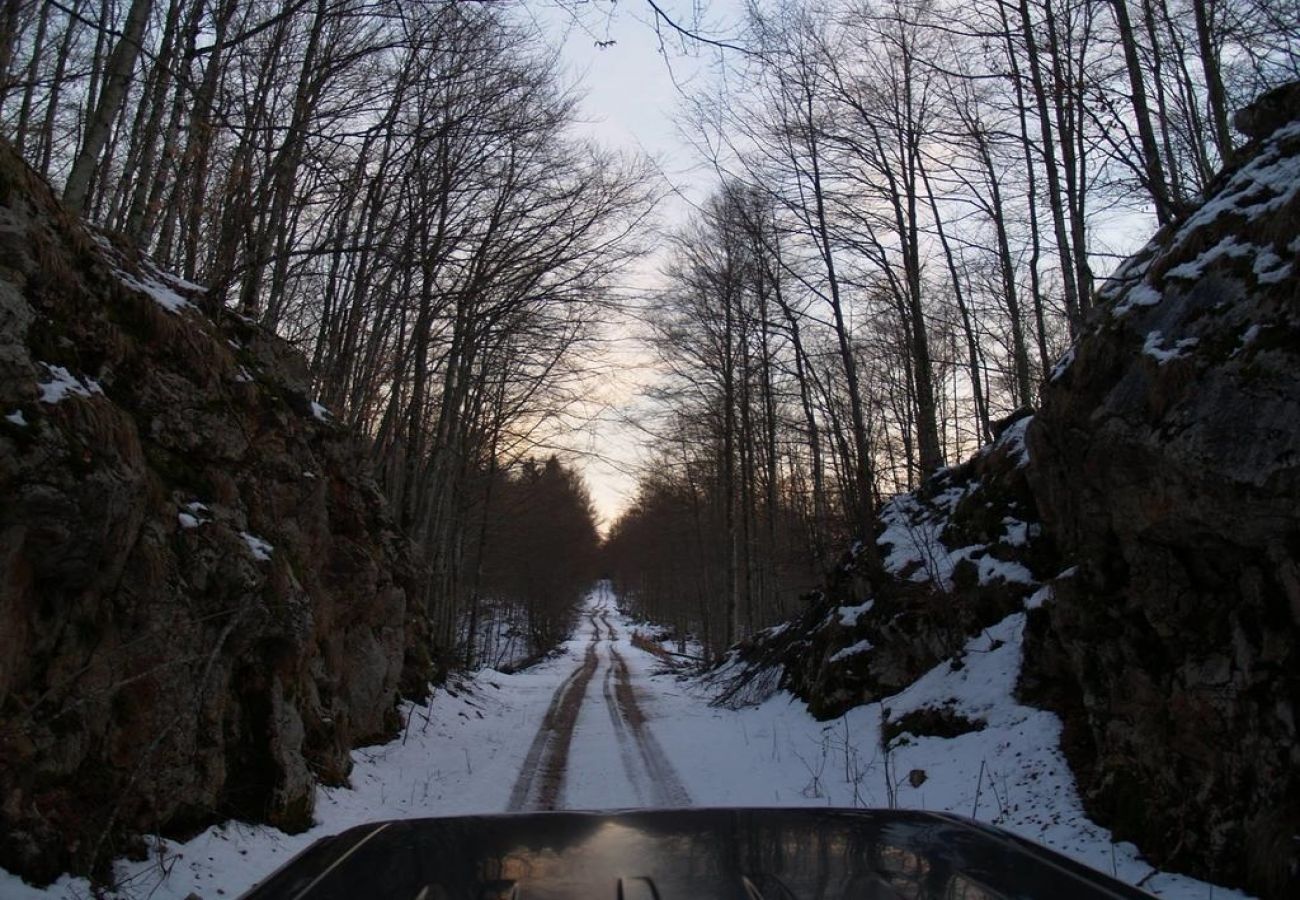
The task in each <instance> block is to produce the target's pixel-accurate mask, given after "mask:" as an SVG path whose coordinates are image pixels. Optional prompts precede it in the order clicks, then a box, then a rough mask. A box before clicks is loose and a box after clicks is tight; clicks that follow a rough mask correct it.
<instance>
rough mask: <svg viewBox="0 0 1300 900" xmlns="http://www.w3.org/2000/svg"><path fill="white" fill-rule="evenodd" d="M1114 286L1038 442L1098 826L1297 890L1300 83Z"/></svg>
mask: <svg viewBox="0 0 1300 900" xmlns="http://www.w3.org/2000/svg"><path fill="white" fill-rule="evenodd" d="M1239 125H1240V126H1241V127H1242V128H1243V130H1247V129H1249V132H1250V133H1251V136H1252V138H1253V140H1252V142H1251V144H1250V145H1249V146H1248V147H1247V148H1245V150H1244V151H1243V153H1242V158H1241V161H1240V163H1239V164H1238V165H1237V166H1236V167H1235V168H1234V169H1232V170H1230V171H1228V172H1225V173H1224V174H1223V175H1222V176H1221V177H1220V178H1219V180H1218V181H1217V183H1216V184H1215V185H1214V186H1213V187H1212V189H1211V190H1210V192H1209V193H1208V197H1207V200H1206V201H1205V203H1204V205H1203V206H1202V207H1201V208H1200V209H1199V210H1197V211H1196V212H1194V213H1193V214H1191V215H1190V216H1189V217H1188V218H1187V219H1186V220H1185V221H1182V222H1180V223H1177V224H1176V225H1175V226H1174V227H1171V228H1169V229H1167V230H1166V231H1165V232H1163V233H1161V234H1159V235H1157V236H1156V238H1155V239H1154V240H1153V241H1152V242H1151V244H1150V245H1149V246H1147V247H1146V249H1145V250H1143V251H1142V252H1141V253H1139V254H1138V255H1137V256H1135V257H1134V258H1133V259H1131V260H1130V261H1129V262H1128V263H1127V264H1126V265H1125V266H1123V267H1122V268H1121V269H1120V271H1119V272H1118V273H1117V274H1116V275H1115V277H1114V278H1113V279H1112V280H1111V282H1110V283H1109V284H1108V285H1106V287H1105V288H1104V289H1103V290H1102V291H1101V292H1100V297H1099V301H1100V303H1099V305H1100V309H1099V310H1098V313H1097V315H1096V316H1095V317H1094V319H1093V321H1092V323H1091V327H1090V329H1089V330H1088V332H1087V333H1086V334H1085V335H1084V336H1083V337H1082V339H1081V340H1079V341H1078V343H1077V345H1076V347H1075V350H1074V351H1073V353H1072V355H1071V356H1070V357H1069V358H1067V359H1066V360H1065V361H1063V362H1062V364H1061V365H1060V366H1058V368H1057V372H1056V374H1055V376H1054V377H1053V378H1052V379H1051V381H1050V382H1049V383H1048V384H1047V385H1046V387H1045V389H1044V392H1043V398H1042V404H1041V411H1040V412H1039V414H1038V415H1037V416H1036V418H1035V420H1034V423H1033V425H1032V426H1031V427H1030V429H1029V432H1028V445H1029V448H1030V455H1031V457H1032V458H1033V461H1034V464H1033V466H1032V468H1031V471H1030V478H1031V481H1032V483H1033V488H1034V494H1035V497H1036V498H1037V501H1038V505H1039V508H1040V510H1041V512H1042V515H1043V517H1044V520H1045V522H1046V524H1047V526H1048V528H1049V529H1050V531H1051V532H1052V534H1053V535H1054V536H1055V537H1056V539H1057V541H1058V542H1059V543H1060V545H1061V548H1062V550H1063V551H1064V552H1065V554H1066V555H1067V556H1068V557H1070V558H1071V559H1072V560H1075V561H1077V562H1078V565H1079V568H1078V574H1077V576H1076V577H1073V578H1070V579H1066V580H1063V581H1061V582H1059V583H1057V584H1056V585H1054V592H1055V599H1054V600H1053V601H1052V602H1051V603H1048V604H1046V605H1044V607H1043V609H1042V610H1041V611H1040V612H1039V613H1036V614H1035V615H1034V616H1033V617H1031V621H1030V632H1029V633H1030V640H1029V644H1028V646H1027V651H1026V670H1025V679H1026V681H1025V687H1026V689H1027V690H1028V692H1029V693H1030V694H1033V695H1036V696H1039V697H1041V698H1042V699H1044V700H1047V701H1049V702H1050V703H1051V704H1052V705H1054V706H1056V707H1057V708H1059V709H1060V710H1061V711H1062V713H1063V714H1064V717H1065V720H1066V726H1067V729H1068V730H1069V733H1070V735H1071V740H1070V741H1068V742H1067V744H1068V745H1067V750H1068V751H1069V752H1070V755H1071V762H1072V764H1073V765H1074V768H1075V770H1076V773H1077V774H1078V775H1079V778H1080V786H1081V788H1082V790H1083V792H1084V794H1085V798H1086V800H1087V801H1088V802H1089V804H1090V809H1091V811H1092V812H1093V813H1094V815H1095V816H1096V817H1097V818H1098V819H1099V820H1100V821H1102V822H1104V823H1106V824H1108V825H1110V826H1111V827H1112V828H1113V829H1114V831H1115V833H1116V834H1117V835H1118V836H1119V837H1121V838H1126V839H1131V840H1134V841H1135V842H1137V843H1138V844H1139V845H1141V846H1142V848H1143V849H1144V851H1145V852H1146V853H1147V854H1148V855H1149V856H1150V857H1151V858H1152V859H1153V861H1155V862H1157V863H1160V864H1164V865H1171V866H1177V867H1180V868H1183V869H1185V870H1188V871H1191V872H1193V873H1197V874H1202V875H1212V876H1214V877H1217V878H1220V879H1223V880H1227V881H1230V882H1232V883H1235V884H1245V885H1247V886H1248V887H1250V888H1251V889H1252V890H1255V891H1259V892H1262V893H1265V894H1267V895H1271V896H1277V897H1281V896H1297V895H1300V740H1297V734H1296V717H1297V714H1300V647H1298V646H1297V638H1298V637H1300V86H1292V87H1291V88H1289V89H1283V90H1282V91H1279V92H1277V93H1275V94H1274V95H1272V96H1269V97H1266V98H1264V99H1263V100H1262V101H1261V102H1260V103H1258V104H1256V106H1255V107H1253V108H1252V109H1251V110H1249V111H1248V112H1247V113H1246V114H1245V115H1244V116H1243V117H1241V119H1239Z"/></svg>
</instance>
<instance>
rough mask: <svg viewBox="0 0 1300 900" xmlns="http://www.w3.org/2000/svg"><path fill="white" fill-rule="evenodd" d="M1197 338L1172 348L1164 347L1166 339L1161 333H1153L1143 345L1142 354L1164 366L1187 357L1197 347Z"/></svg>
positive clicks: (1183, 340) (1186, 340) (1185, 340)
mask: <svg viewBox="0 0 1300 900" xmlns="http://www.w3.org/2000/svg"><path fill="white" fill-rule="evenodd" d="M1197 343H1198V342H1197V340H1196V338H1183V339H1182V340H1180V341H1178V342H1177V343H1176V344H1174V346H1173V347H1172V348H1166V347H1165V346H1164V338H1163V336H1162V335H1161V333H1160V332H1159V331H1152V332H1150V333H1149V334H1148V335H1147V339H1146V342H1145V343H1144V344H1143V345H1142V352H1143V353H1145V354H1146V355H1147V356H1150V357H1151V358H1152V359H1155V360H1156V361H1157V362H1159V363H1160V365H1162V366H1163V365H1164V364H1165V363H1167V362H1169V361H1170V360H1173V359H1178V358H1179V357H1180V356H1186V355H1187V351H1189V350H1191V348H1193V347H1195V346H1196V344H1197Z"/></svg>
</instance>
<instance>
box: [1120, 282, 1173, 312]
mask: <svg viewBox="0 0 1300 900" xmlns="http://www.w3.org/2000/svg"><path fill="white" fill-rule="evenodd" d="M1163 299H1164V296H1163V295H1162V294H1161V293H1160V292H1159V291H1157V290H1156V289H1155V288H1153V287H1152V286H1151V285H1149V284H1147V283H1146V282H1145V281H1144V282H1142V283H1141V284H1135V285H1133V287H1132V289H1130V290H1129V292H1128V293H1127V294H1125V295H1124V300H1123V302H1122V303H1120V304H1119V305H1118V306H1116V307H1115V315H1117V316H1123V315H1127V314H1128V313H1129V312H1130V311H1131V310H1133V309H1134V308H1136V307H1139V306H1155V305H1156V304H1158V303H1159V302H1160V301H1161V300H1163Z"/></svg>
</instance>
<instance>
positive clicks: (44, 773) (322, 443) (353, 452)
mask: <svg viewBox="0 0 1300 900" xmlns="http://www.w3.org/2000/svg"><path fill="white" fill-rule="evenodd" d="M198 292H199V289H197V288H195V287H194V286H192V285H187V284H185V283H183V282H180V281H177V280H176V279H173V278H171V277H169V276H167V275H165V274H163V273H161V272H159V271H157V270H156V269H155V268H154V267H153V266H152V265H151V264H150V263H149V261H148V260H147V259H143V258H140V257H139V256H138V255H136V254H134V253H133V252H132V251H131V250H130V249H129V248H125V247H119V246H115V245H114V243H113V242H112V241H110V240H109V239H107V238H105V237H103V236H100V235H97V234H93V233H91V232H90V231H88V230H87V229H86V228H84V227H83V226H82V225H81V224H80V223H79V222H77V221H75V220H73V219H72V218H70V217H69V216H68V215H67V214H66V213H65V212H64V211H63V210H62V209H61V207H60V206H59V204H58V203H57V201H56V200H55V199H54V197H53V196H52V195H51V193H50V192H49V190H48V188H47V187H46V185H44V184H43V183H42V182H41V181H40V180H39V179H38V178H37V177H36V176H35V175H33V174H32V173H31V172H30V171H29V170H28V169H27V168H26V166H25V165H24V164H23V163H22V162H21V161H20V160H19V159H18V157H17V156H16V154H14V153H13V152H12V150H11V149H9V148H8V147H3V146H0V866H3V867H5V868H8V869H10V870H12V871H15V872H18V873H20V874H22V875H24V876H25V877H28V878H31V879H33V880H36V881H40V880H43V879H49V878H52V877H54V876H56V875H58V874H59V873H61V872H64V871H68V870H71V871H74V872H86V871H90V870H93V869H95V868H96V867H101V866H103V864H104V863H105V862H106V860H108V859H110V858H111V857H112V856H114V855H117V854H120V853H122V852H129V851H130V850H131V849H132V846H133V844H132V842H133V840H134V838H133V836H135V835H138V834H140V833H141V832H143V831H146V830H148V831H162V832H164V833H169V834H177V833H183V832H186V831H188V830H193V829H198V828H201V827H203V826H204V825H206V824H207V823H209V822H212V821H214V820H215V819H218V818H227V817H237V818H242V819H249V820H258V821H266V822H271V823H274V824H277V825H280V826H282V827H284V828H287V829H296V828H303V827H306V826H307V825H308V824H309V823H310V822H311V817H312V807H313V796H314V785H315V784H316V782H317V780H320V781H323V782H326V783H340V782H343V781H344V780H345V779H346V777H347V775H348V769H349V751H350V750H351V748H352V747H354V746H356V745H357V744H358V743H362V742H366V741H373V740H377V739H380V738H382V737H384V736H386V735H390V734H392V733H393V732H394V731H395V729H396V728H397V727H398V724H399V722H398V718H397V715H396V703H395V701H396V699H397V697H398V693H399V691H401V690H406V691H408V692H418V691H419V690H422V689H423V686H424V685H425V684H426V683H427V679H428V676H429V675H430V671H429V665H428V657H427V654H426V652H425V650H424V649H423V648H424V640H425V631H426V627H425V624H424V620H423V617H422V614H421V613H420V611H419V610H418V609H417V606H418V604H415V603H413V602H412V597H413V593H412V590H413V585H414V584H415V581H416V579H415V573H414V570H413V568H412V563H411V560H410V558H409V556H408V551H407V547H406V544H405V541H404V539H403V538H402V537H401V536H400V534H399V533H398V531H397V529H396V528H395V527H394V525H393V523H392V522H391V520H390V519H389V517H388V514H387V512H386V507H385V504H384V501H383V498H382V496H381V494H380V493H379V491H378V489H377V488H376V486H375V483H374V482H373V480H372V479H371V478H370V476H369V475H368V474H367V473H368V471H369V469H368V466H367V464H366V460H365V454H364V452H363V451H362V448H361V447H360V446H359V445H358V444H357V443H356V442H355V441H354V440H353V439H352V438H351V437H350V436H349V435H348V434H347V433H346V432H345V431H344V430H343V429H341V428H338V427H336V426H334V425H332V424H331V423H330V422H329V421H328V414H327V413H326V412H325V411H324V410H323V409H322V408H320V407H319V406H317V405H315V404H313V403H312V402H311V400H310V397H309V394H308V384H307V380H306V377H305V366H304V365H303V363H302V361H301V359H300V358H299V357H298V356H297V355H296V354H295V353H294V352H293V351H292V350H291V348H289V347H288V346H287V345H286V344H284V343H283V342H282V341H280V340H279V339H277V338H276V337H274V336H272V335H270V334H267V333H266V332H264V331H263V330H261V329H260V328H258V327H256V326H255V325H253V324H251V323H248V322H245V321H243V320H240V319H238V318H237V317H233V316H230V317H225V318H223V319H222V321H220V322H214V321H212V320H211V319H210V318H208V317H207V316H205V315H204V314H203V313H201V312H200V311H199V309H198V308H197V306H196V304H195V300H196V297H197V296H198Z"/></svg>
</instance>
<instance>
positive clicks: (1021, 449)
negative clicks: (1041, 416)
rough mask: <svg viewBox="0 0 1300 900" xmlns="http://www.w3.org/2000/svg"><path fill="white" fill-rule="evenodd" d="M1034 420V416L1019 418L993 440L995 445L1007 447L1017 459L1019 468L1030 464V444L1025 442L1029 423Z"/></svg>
mask: <svg viewBox="0 0 1300 900" xmlns="http://www.w3.org/2000/svg"><path fill="white" fill-rule="evenodd" d="M1033 420H1034V417H1033V416H1025V417H1024V418H1023V419H1017V420H1016V421H1014V422H1012V423H1011V424H1010V425H1008V426H1007V427H1006V429H1005V430H1004V431H1003V432H1002V434H1000V435H998V439H997V440H996V441H994V442H993V446H994V447H1006V448H1007V452H1008V453H1009V454H1010V455H1011V456H1012V458H1014V459H1015V460H1016V468H1017V469H1023V468H1024V467H1025V466H1027V465H1029V445H1028V444H1026V443H1025V435H1026V434H1027V433H1028V432H1029V423H1030V422H1032V421H1033Z"/></svg>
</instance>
